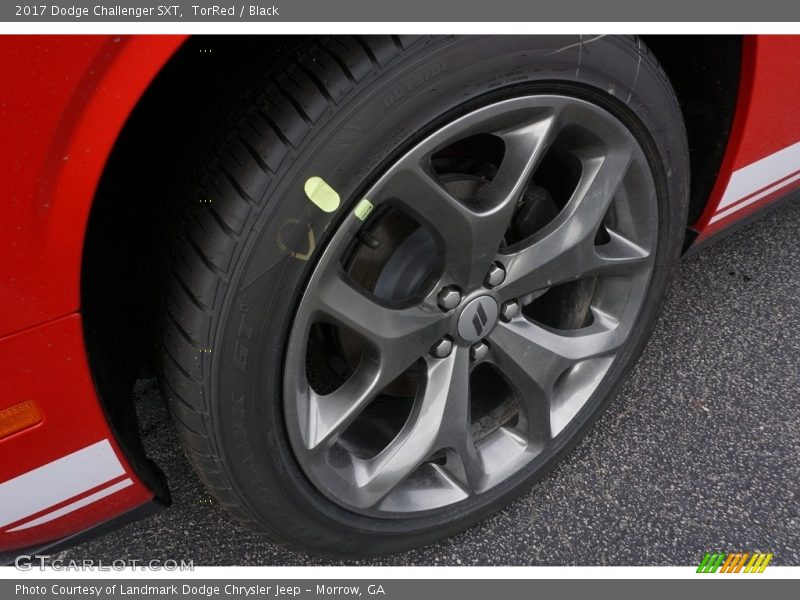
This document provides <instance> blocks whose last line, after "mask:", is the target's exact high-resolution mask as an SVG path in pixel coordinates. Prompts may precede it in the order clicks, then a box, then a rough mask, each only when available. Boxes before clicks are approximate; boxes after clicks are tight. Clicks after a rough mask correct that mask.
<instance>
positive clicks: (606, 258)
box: [501, 147, 650, 298]
mask: <svg viewBox="0 0 800 600" xmlns="http://www.w3.org/2000/svg"><path fill="white" fill-rule="evenodd" d="M630 163H631V150H630V148H628V147H625V148H621V149H617V150H615V151H614V152H613V153H609V154H607V155H606V156H604V157H602V158H591V159H586V160H584V175H583V176H582V178H581V181H580V182H579V184H578V187H577V188H576V190H575V193H574V194H573V196H572V198H571V199H570V200H569V202H568V203H567V205H566V206H565V207H564V209H563V210H562V211H561V214H559V216H558V217H556V219H555V220H554V221H553V223H551V224H550V225H549V226H548V227H547V228H545V230H544V232H543V234H542V236H541V237H539V238H538V239H534V241H533V242H532V243H531V244H530V245H528V246H527V247H526V248H523V249H522V250H520V251H518V252H516V253H514V254H511V255H510V256H509V257H508V258H507V259H506V261H505V264H506V282H505V285H504V287H503V290H502V292H501V295H502V296H503V297H504V298H515V297H519V296H523V295H524V294H527V293H529V292H532V291H535V290H539V289H543V288H547V287H551V286H555V285H559V284H561V283H566V282H568V281H574V280H576V279H580V278H583V277H591V276H599V275H606V274H625V273H627V272H630V270H632V269H636V268H638V267H640V266H644V265H645V264H647V263H648V261H649V255H650V252H649V251H648V250H647V249H645V248H643V247H641V246H639V245H637V244H636V243H635V242H633V241H632V240H629V239H626V238H625V237H623V236H622V235H621V234H619V233H617V232H612V231H609V235H610V236H611V241H610V242H609V244H606V245H604V246H599V247H598V246H595V243H594V240H595V235H596V233H597V230H598V228H599V227H600V225H601V223H602V221H603V217H604V216H605V214H606V212H607V211H608V208H609V206H610V204H611V201H612V200H613V198H614V195H615V193H616V191H617V189H618V188H619V186H620V184H621V183H622V181H623V179H624V176H625V174H626V172H627V169H628V167H629V165H630Z"/></svg>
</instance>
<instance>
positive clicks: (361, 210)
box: [353, 198, 375, 221]
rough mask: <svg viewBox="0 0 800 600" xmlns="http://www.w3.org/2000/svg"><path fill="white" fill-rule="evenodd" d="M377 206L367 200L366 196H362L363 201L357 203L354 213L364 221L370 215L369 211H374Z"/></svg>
mask: <svg viewBox="0 0 800 600" xmlns="http://www.w3.org/2000/svg"><path fill="white" fill-rule="evenodd" d="M373 208H375V207H374V206H373V205H372V202H370V201H369V200H367V199H366V198H362V199H361V201H360V202H359V203H358V204H356V208H355V210H354V211H353V214H354V215H355V216H356V218H357V219H358V220H359V221H363V220H364V219H366V218H367V217H368V216H369V213H371V212H372V209H373Z"/></svg>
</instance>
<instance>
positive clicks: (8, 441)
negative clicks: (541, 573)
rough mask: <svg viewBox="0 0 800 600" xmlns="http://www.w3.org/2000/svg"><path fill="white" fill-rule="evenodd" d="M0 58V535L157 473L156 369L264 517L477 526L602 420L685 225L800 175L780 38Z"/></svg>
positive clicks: (256, 43) (46, 530)
mask: <svg viewBox="0 0 800 600" xmlns="http://www.w3.org/2000/svg"><path fill="white" fill-rule="evenodd" d="M0 56H2V57H3V60H2V61H0V132H2V133H1V135H0V137H1V138H2V140H3V144H2V145H0V156H1V159H0V181H2V182H3V186H4V196H3V197H4V201H3V216H2V218H0V256H2V260H0V389H2V394H0V457H2V460H0V531H1V532H2V533H1V534H0V536H1V537H0V550H2V551H3V552H4V553H5V557H6V558H8V557H11V556H15V555H16V554H17V553H19V552H20V551H21V550H22V549H36V548H44V547H48V546H50V547H52V546H53V545H54V544H63V543H68V542H70V543H71V542H74V541H75V539H76V538H75V536H79V535H84V534H90V533H96V532H97V531H99V530H102V529H104V528H107V527H109V526H111V525H113V524H117V523H119V522H121V521H124V520H126V519H130V518H132V517H135V516H139V515H141V513H143V512H146V511H147V510H149V509H153V508H158V507H159V506H163V505H165V504H166V503H167V502H168V500H169V494H168V490H167V488H166V485H165V483H164V481H163V478H162V477H161V475H160V472H159V470H158V467H157V466H156V465H153V464H151V463H150V462H149V461H148V460H147V458H146V457H145V456H144V453H143V451H142V450H141V446H140V443H139V437H138V432H137V427H136V419H135V416H134V413H133V407H132V402H131V388H132V384H133V381H134V380H135V378H136V377H137V376H138V374H139V373H140V370H141V369H142V368H143V365H144V366H145V368H152V369H154V370H155V372H156V374H157V376H158V378H159V381H160V385H161V387H162V390H163V394H164V397H165V398H166V399H167V401H168V403H169V406H170V408H171V412H172V416H173V418H174V421H175V423H176V425H177V428H178V430H179V432H180V435H181V437H182V441H183V446H184V448H185V451H186V454H187V455H188V457H189V459H190V460H191V462H192V464H193V465H194V467H195V469H196V470H197V472H198V474H199V475H200V477H201V479H202V480H203V481H204V483H205V484H206V485H207V486H208V489H209V490H210V492H211V493H212V494H213V495H214V496H215V497H216V498H217V499H218V501H219V502H220V503H221V504H222V505H224V506H225V507H226V508H228V509H229V510H230V511H231V512H232V513H233V514H235V515H236V516H237V517H238V518H239V519H241V520H242V521H243V522H244V523H245V524H246V525H248V526H249V527H252V528H254V529H255V530H258V531H261V532H263V533H265V534H268V535H269V536H270V537H271V538H272V539H275V540H278V541H283V542H289V543H292V544H295V545H298V546H300V547H303V548H306V549H309V550H312V551H317V552H325V553H340V554H348V555H365V554H379V553H387V552H394V551H399V550H402V549H405V548H410V547H413V546H417V545H421V544H425V543H428V542H431V541H433V540H435V539H437V538H440V537H442V536H446V535H450V534H452V533H454V532H456V531H459V530H461V529H464V528H465V527H468V526H470V525H471V524H474V523H475V522H477V521H478V520H480V519H482V518H483V517H485V516H486V515H487V514H489V513H490V512H491V511H493V510H496V509H497V508H499V507H501V506H503V505H504V504H505V503H507V502H509V501H510V500H511V499H512V498H514V497H515V496H517V495H519V494H520V493H521V492H523V491H524V490H525V489H527V488H528V487H529V486H530V485H532V484H533V483H534V482H535V481H536V480H537V479H539V478H540V477H542V475H543V474H544V473H546V472H547V471H548V469H550V468H552V467H553V465H554V464H555V463H556V462H557V461H558V460H559V459H560V458H561V457H563V456H564V454H565V453H567V452H568V451H569V450H570V448H571V447H573V446H574V444H575V443H576V442H577V441H578V439H579V438H580V437H581V436H582V435H583V434H584V433H585V432H586V431H587V429H588V428H589V427H590V426H591V424H592V423H593V421H594V420H595V419H596V418H597V417H598V415H599V413H600V412H601V411H602V409H603V407H604V406H605V405H606V404H607V403H608V402H609V401H610V400H611V398H612V397H613V396H614V393H615V392H616V390H617V389H618V388H619V386H620V385H621V383H622V382H623V381H624V379H625V377H626V374H627V373H628V371H629V370H630V369H631V367H632V365H633V364H634V362H635V361H636V359H637V357H638V356H639V354H640V352H641V350H642V347H643V345H644V343H645V341H646V340H647V337H648V335H649V333H650V330H651V329H652V327H653V324H654V320H655V318H656V316H657V314H658V311H659V307H660V305H661V302H662V299H663V298H664V294H665V291H666V289H667V286H668V285H669V281H670V277H671V274H672V272H673V268H674V267H675V265H676V263H677V261H678V259H679V258H680V256H681V255H682V253H683V252H687V251H693V250H694V249H696V248H698V247H699V246H700V245H702V244H703V243H705V242H708V241H710V240H712V239H714V238H716V237H718V235H721V234H722V233H724V232H727V231H730V230H731V228H732V227H734V226H736V225H737V224H741V223H742V222H744V221H745V220H746V219H747V218H748V217H750V216H752V215H754V214H756V213H757V212H758V211H760V210H761V209H763V208H765V207H767V206H771V205H775V201H776V200H779V199H781V198H784V197H787V194H788V193H789V192H791V191H793V190H794V189H795V188H796V187H798V185H800V183H799V182H800V78H798V76H797V74H796V72H795V70H796V69H795V65H796V63H797V60H798V59H799V58H800V39H798V38H793V37H761V36H753V37H744V38H742V37H734V36H727V37H702V36H695V37H657V36H655V37H643V38H637V37H614V36H607V37H602V36H559V37H556V36H552V37H551V36H533V37H525V36H481V37H397V36H374V37H370V36H366V37H356V36H341V37H257V38H254V37H236V38H225V37H209V38H203V37H200V38H191V39H186V38H184V37H170V36H152V37H151V36H133V37H66V38H57V37H46V36H45V37H41V36H35V37H33V36H32V37H16V36H6V37H3V38H0ZM690 309H691V308H690V307H687V310H690ZM653 427H658V423H653Z"/></svg>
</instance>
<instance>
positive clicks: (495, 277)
mask: <svg viewBox="0 0 800 600" xmlns="http://www.w3.org/2000/svg"><path fill="white" fill-rule="evenodd" d="M505 278H506V270H505V269H504V268H503V265H501V264H500V263H494V264H493V265H492V266H491V268H490V269H489V273H487V274H486V279H485V280H484V283H485V284H486V287H490V288H493V287H497V286H498V285H500V284H501V283H503V281H504V280H505Z"/></svg>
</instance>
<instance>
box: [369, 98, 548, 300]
mask: <svg viewBox="0 0 800 600" xmlns="http://www.w3.org/2000/svg"><path fill="white" fill-rule="evenodd" d="M556 119H557V117H556V112H555V111H552V112H548V113H547V114H546V115H541V114H539V115H538V116H537V117H536V118H535V119H533V120H528V121H523V122H517V123H514V124H513V125H512V126H506V127H503V128H499V129H497V130H496V131H494V132H493V133H496V134H497V135H498V137H500V138H501V139H502V140H503V141H504V143H505V154H504V158H503V161H502V163H501V165H500V167H499V170H498V172H497V174H496V176H495V177H494V179H493V180H492V181H491V182H490V183H488V184H487V185H485V186H483V187H482V188H481V189H480V190H479V192H478V193H477V194H476V196H475V197H474V198H467V199H460V198H456V197H455V196H453V195H452V194H451V193H450V192H449V191H448V190H447V189H446V188H445V187H444V186H443V185H441V184H440V183H439V181H438V179H437V176H436V174H435V173H433V171H432V168H431V167H430V157H429V156H428V155H425V156H423V157H419V156H418V155H417V154H416V153H413V154H412V155H410V156H409V157H407V158H406V159H405V160H404V161H402V162H401V163H400V164H398V166H397V167H396V168H395V169H394V170H393V171H392V172H391V173H389V174H388V175H387V176H386V177H385V178H384V180H383V181H382V182H381V184H380V185H379V186H378V187H377V188H376V189H375V190H374V191H373V192H372V196H373V199H374V200H376V201H387V202H391V203H394V204H398V205H401V206H402V207H403V208H404V209H405V210H407V211H408V212H409V213H410V214H412V215H413V216H414V217H415V218H416V219H418V220H419V221H421V222H422V223H423V224H424V225H425V226H427V227H428V228H429V230H431V231H432V232H433V233H434V235H435V237H436V238H437V240H438V242H439V244H440V246H441V247H442V248H443V252H444V257H443V258H444V261H443V262H444V264H445V270H446V273H445V276H446V278H447V279H448V280H449V282H451V283H456V284H458V285H459V286H461V287H462V288H465V289H466V288H470V287H474V286H477V285H480V284H481V282H482V281H483V279H484V278H485V276H486V273H487V271H488V269H489V266H490V265H491V263H492V261H493V260H494V259H495V256H496V255H497V251H498V249H499V248H500V246H501V244H502V242H503V236H504V234H505V232H506V230H507V229H508V227H509V225H510V223H511V218H512V216H513V215H514V211H515V210H516V208H517V204H518V202H519V200H520V197H521V195H522V194H523V193H524V191H525V188H526V186H527V184H528V182H529V180H530V177H531V175H532V173H533V171H534V169H535V168H536V165H537V164H538V163H539V161H540V159H541V158H542V156H543V154H544V152H545V151H546V149H547V147H548V146H549V144H550V143H551V142H552V137H553V133H554V130H555V129H556V127H555V123H556Z"/></svg>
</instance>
